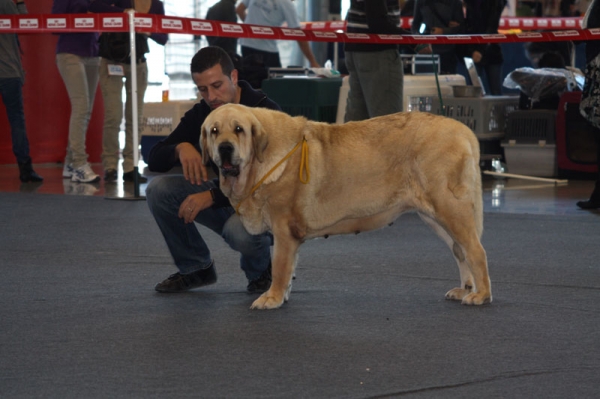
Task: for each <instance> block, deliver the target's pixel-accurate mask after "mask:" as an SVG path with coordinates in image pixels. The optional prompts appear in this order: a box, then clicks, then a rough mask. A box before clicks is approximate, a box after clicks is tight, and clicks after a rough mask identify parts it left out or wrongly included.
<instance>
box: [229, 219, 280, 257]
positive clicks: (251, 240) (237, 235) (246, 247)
mask: <svg viewBox="0 0 600 399" xmlns="http://www.w3.org/2000/svg"><path fill="white" fill-rule="evenodd" d="M222 235H223V239H224V240H225V242H226V243H227V244H229V246H230V247H231V248H232V249H234V250H235V251H238V252H240V253H242V254H245V255H253V254H255V253H256V252H257V251H260V248H262V247H265V246H266V247H268V246H270V245H271V239H270V237H269V236H268V235H267V234H261V235H252V234H250V233H248V231H247V230H246V228H245V227H244V225H243V223H242V221H241V220H240V218H239V216H238V215H236V214H233V215H232V216H231V217H230V218H229V219H228V220H227V222H225V225H224V226H223V233H222Z"/></svg>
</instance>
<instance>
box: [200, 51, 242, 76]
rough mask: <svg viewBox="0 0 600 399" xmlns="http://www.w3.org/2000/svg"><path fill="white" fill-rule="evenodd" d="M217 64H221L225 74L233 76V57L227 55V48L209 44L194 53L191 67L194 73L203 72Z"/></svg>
mask: <svg viewBox="0 0 600 399" xmlns="http://www.w3.org/2000/svg"><path fill="white" fill-rule="evenodd" d="M217 64H220V65H221V69H222V70H223V74H224V75H227V76H231V71H233V70H234V69H235V67H234V66H233V62H232V61H231V58H230V57H229V55H227V53H226V52H225V50H223V49H222V48H221V47H216V46H208V47H204V48H201V49H200V50H199V51H198V52H197V53H196V55H194V58H192V63H191V65H190V68H191V70H192V73H202V72H204V71H206V70H207V69H210V68H212V67H214V66H215V65H217Z"/></svg>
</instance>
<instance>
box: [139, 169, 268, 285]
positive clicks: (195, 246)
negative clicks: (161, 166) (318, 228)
mask: <svg viewBox="0 0 600 399" xmlns="http://www.w3.org/2000/svg"><path fill="white" fill-rule="evenodd" d="M213 187H215V183H214V182H212V181H208V182H204V183H202V184H201V185H194V184H191V183H189V182H188V181H187V180H185V178H184V177H183V176H182V175H164V176H156V177H154V178H153V179H152V180H151V182H150V183H149V184H148V187H147V188H146V200H147V202H148V207H149V208H150V212H151V213H152V216H154V219H155V220H156V223H157V224H158V227H159V228H160V231H161V232H162V234H163V236H164V238H165V241H166V242H167V246H168V247H169V251H170V252H171V256H172V257H173V260H174V261H175V265H176V266H177V268H178V269H179V271H180V272H181V273H182V274H188V273H192V272H195V271H197V270H201V269H205V268H206V267H208V266H209V265H210V263H211V262H212V257H211V254H210V250H209V249H208V247H207V245H206V243H205V242H204V240H203V239H202V236H200V233H199V232H198V228H197V227H196V226H195V224H194V223H184V221H183V219H180V218H179V216H178V212H179V207H180V205H181V203H182V202H183V201H184V200H185V199H186V198H187V197H188V196H189V195H191V194H196V193H201V192H204V191H207V190H210V189H211V188H213ZM196 223H199V224H201V225H203V226H205V227H208V228H209V229H211V230H212V231H214V232H215V233H217V234H219V235H220V236H221V237H223V239H224V240H225V242H226V243H227V244H229V246H230V247H231V248H232V249H234V250H236V251H238V252H240V253H241V258H240V266H241V268H242V270H243V271H244V273H246V277H247V278H248V280H254V279H256V278H258V277H260V275H261V274H262V273H263V272H264V271H265V270H266V269H267V267H268V266H269V263H270V262H271V248H270V246H271V242H272V238H271V235H270V234H268V233H265V234H261V235H251V234H249V233H248V232H247V231H246V229H245V228H244V226H243V225H242V222H241V220H240V218H239V217H238V216H237V215H236V214H235V211H234V209H233V208H232V207H225V208H214V207H211V208H208V209H205V210H203V211H201V212H199V213H198V216H196Z"/></svg>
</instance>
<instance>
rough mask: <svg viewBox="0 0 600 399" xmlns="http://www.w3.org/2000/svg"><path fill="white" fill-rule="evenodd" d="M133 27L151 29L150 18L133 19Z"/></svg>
mask: <svg viewBox="0 0 600 399" xmlns="http://www.w3.org/2000/svg"><path fill="white" fill-rule="evenodd" d="M133 25H134V26H135V27H136V28H152V18H148V17H139V18H138V17H136V18H134V19H133Z"/></svg>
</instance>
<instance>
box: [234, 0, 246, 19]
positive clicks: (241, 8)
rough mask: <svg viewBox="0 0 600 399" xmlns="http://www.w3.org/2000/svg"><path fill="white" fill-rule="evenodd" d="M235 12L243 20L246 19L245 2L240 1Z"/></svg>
mask: <svg viewBox="0 0 600 399" xmlns="http://www.w3.org/2000/svg"><path fill="white" fill-rule="evenodd" d="M235 13H236V14H237V15H238V17H240V20H242V22H243V21H244V20H245V19H246V5H245V4H244V3H243V2H240V4H238V6H237V7H236V8H235Z"/></svg>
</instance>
